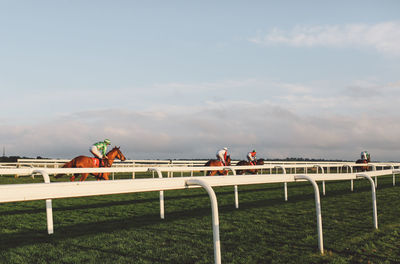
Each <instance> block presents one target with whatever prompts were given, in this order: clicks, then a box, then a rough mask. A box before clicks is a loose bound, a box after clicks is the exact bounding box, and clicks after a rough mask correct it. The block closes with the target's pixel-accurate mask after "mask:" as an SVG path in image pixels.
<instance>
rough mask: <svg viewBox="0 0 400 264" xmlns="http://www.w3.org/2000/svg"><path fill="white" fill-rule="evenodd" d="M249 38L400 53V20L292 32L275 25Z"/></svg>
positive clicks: (270, 41) (266, 42) (300, 28)
mask: <svg viewBox="0 0 400 264" xmlns="http://www.w3.org/2000/svg"><path fill="white" fill-rule="evenodd" d="M249 41H251V42H253V43H256V44H261V45H271V44H285V45H290V46H295V47H317V46H322V47H370V48H374V49H376V50H377V51H379V52H381V53H384V54H386V55H396V56H400V45H399V43H400V22H398V21H392V22H384V23H378V24H373V25H369V24H347V25H325V26H296V27H294V28H293V29H292V30H290V31H285V30H281V29H278V28H274V29H272V30H270V31H269V32H268V33H267V34H265V35H263V36H257V37H253V38H250V39H249Z"/></svg>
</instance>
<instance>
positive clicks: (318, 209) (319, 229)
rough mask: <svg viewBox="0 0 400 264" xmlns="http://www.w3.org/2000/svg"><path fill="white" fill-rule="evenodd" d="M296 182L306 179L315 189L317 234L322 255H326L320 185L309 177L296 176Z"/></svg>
mask: <svg viewBox="0 0 400 264" xmlns="http://www.w3.org/2000/svg"><path fill="white" fill-rule="evenodd" d="M294 179H295V180H298V179H304V180H308V181H309V182H311V184H312V186H313V187H314V196H315V209H316V214H317V233H318V248H319V251H320V253H321V254H324V241H323V234H322V216H321V201H320V198H319V188H318V184H317V183H316V182H315V180H314V179H313V178H311V177H310V176H308V175H296V176H294Z"/></svg>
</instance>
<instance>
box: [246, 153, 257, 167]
mask: <svg viewBox="0 0 400 264" xmlns="http://www.w3.org/2000/svg"><path fill="white" fill-rule="evenodd" d="M256 155H257V152H256V150H255V149H253V151H251V152H249V153H247V160H248V161H249V162H250V164H252V165H256V163H257V158H256Z"/></svg>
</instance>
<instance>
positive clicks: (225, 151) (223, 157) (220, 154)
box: [216, 148, 228, 166]
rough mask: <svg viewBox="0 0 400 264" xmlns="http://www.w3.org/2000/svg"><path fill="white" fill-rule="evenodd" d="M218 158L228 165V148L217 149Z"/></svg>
mask: <svg viewBox="0 0 400 264" xmlns="http://www.w3.org/2000/svg"><path fill="white" fill-rule="evenodd" d="M216 155H217V159H218V160H219V161H221V162H222V164H223V165H224V166H226V156H227V155H228V148H223V149H221V150H218V151H217V154H216Z"/></svg>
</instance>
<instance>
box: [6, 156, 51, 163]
mask: <svg viewBox="0 0 400 264" xmlns="http://www.w3.org/2000/svg"><path fill="white" fill-rule="evenodd" d="M18 159H32V158H29V157H20V156H9V157H7V156H2V157H0V162H17V160H18ZM36 159H47V158H42V157H40V156H37V157H36Z"/></svg>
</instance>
